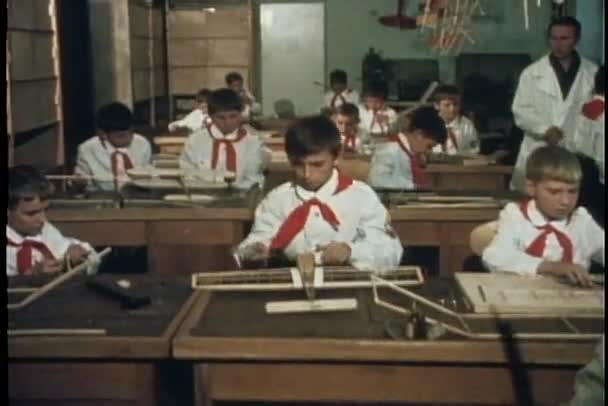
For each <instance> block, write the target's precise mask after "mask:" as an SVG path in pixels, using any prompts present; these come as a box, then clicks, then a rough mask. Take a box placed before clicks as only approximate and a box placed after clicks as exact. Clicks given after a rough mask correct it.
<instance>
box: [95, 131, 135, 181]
mask: <svg viewBox="0 0 608 406" xmlns="http://www.w3.org/2000/svg"><path fill="white" fill-rule="evenodd" d="M99 140H100V141H101V145H102V146H103V148H104V149H105V150H106V151H107V150H108V147H107V146H106V143H105V140H104V139H103V138H101V137H99ZM119 156H120V157H122V162H123V166H124V170H125V171H128V170H129V169H133V161H131V157H130V156H129V155H128V154H126V153H124V152H122V151H119V150H118V149H117V148H114V151H113V152H112V153H111V155H110V165H111V167H112V177H113V178H114V188H115V189H116V190H118V189H119V187H118V175H119V174H118V157H119Z"/></svg>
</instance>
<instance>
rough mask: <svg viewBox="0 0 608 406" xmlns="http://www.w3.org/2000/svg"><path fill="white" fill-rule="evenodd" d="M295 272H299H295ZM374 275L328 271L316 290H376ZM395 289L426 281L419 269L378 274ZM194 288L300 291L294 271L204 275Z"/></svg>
mask: <svg viewBox="0 0 608 406" xmlns="http://www.w3.org/2000/svg"><path fill="white" fill-rule="evenodd" d="M294 269H295V268H294ZM373 275H374V272H370V271H360V270H357V269H354V268H352V267H327V268H324V281H323V284H322V285H321V286H317V287H315V289H347V288H360V287H370V286H372V283H373V282H372V279H371V278H370V277H372V276H373ZM378 275H382V277H383V278H385V279H383V280H389V278H390V280H392V283H394V284H395V286H420V285H422V284H423V283H424V277H423V275H422V271H421V269H420V268H419V267H414V266H400V267H396V268H395V269H394V270H390V271H387V272H382V273H378ZM192 288H193V289H202V290H217V291H289V290H300V289H301V287H298V286H296V285H295V284H294V283H293V281H292V278H291V268H275V269H265V270H258V271H227V272H204V273H198V274H193V275H192Z"/></svg>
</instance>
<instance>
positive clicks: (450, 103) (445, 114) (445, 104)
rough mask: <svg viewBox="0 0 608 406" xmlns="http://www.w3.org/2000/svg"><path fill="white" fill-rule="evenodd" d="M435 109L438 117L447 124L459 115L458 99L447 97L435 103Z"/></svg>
mask: <svg viewBox="0 0 608 406" xmlns="http://www.w3.org/2000/svg"><path fill="white" fill-rule="evenodd" d="M435 108H436V109H437V111H438V112H439V116H440V117H441V118H442V119H443V121H445V122H446V123H449V122H451V121H453V120H455V119H456V118H458V116H459V115H460V97H458V96H456V97H447V98H445V99H443V100H440V101H439V103H435Z"/></svg>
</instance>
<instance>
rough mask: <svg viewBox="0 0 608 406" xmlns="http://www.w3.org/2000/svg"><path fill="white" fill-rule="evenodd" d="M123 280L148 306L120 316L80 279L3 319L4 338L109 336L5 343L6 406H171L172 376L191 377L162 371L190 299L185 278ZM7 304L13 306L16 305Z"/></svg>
mask: <svg viewBox="0 0 608 406" xmlns="http://www.w3.org/2000/svg"><path fill="white" fill-rule="evenodd" d="M103 277H108V278H112V277H113V276H111V275H103ZM17 278H18V277H17ZM14 280H15V279H14V278H11V280H10V282H11V283H12V282H13V281H14ZM129 280H130V281H131V283H132V287H131V289H132V290H133V291H137V292H139V293H142V294H146V295H149V296H150V298H151V304H150V305H148V306H145V307H142V308H140V309H137V310H123V309H121V308H120V304H119V303H118V302H116V301H114V300H113V299H109V298H107V297H105V296H103V295H100V294H99V293H97V292H94V291H92V290H90V289H89V288H87V287H86V286H85V285H84V277H79V276H78V277H75V278H74V279H72V280H70V281H68V282H66V283H65V284H64V285H61V286H59V287H57V288H56V289H54V290H53V291H51V292H49V293H48V294H47V295H46V296H43V297H41V298H40V299H38V300H37V301H35V302H33V303H31V304H30V305H28V306H26V307H24V308H22V309H19V310H15V311H11V312H9V314H8V328H9V330H13V329H49V328H53V329H65V328H72V329H76V328H78V329H81V328H86V329H105V330H106V331H107V333H106V335H102V336H100V335H95V336H86V335H80V336H76V335H72V336H67V335H66V336H49V335H41V336H16V337H13V336H9V337H8V358H9V369H8V393H9V399H10V400H9V403H10V404H28V405H30V404H32V405H33V404H36V405H41V404H53V405H56V404H62V405H64V404H65V405H67V404H70V405H85V404H86V405H101V404H103V405H116V406H121V405H125V404H137V405H141V406H144V405H171V404H172V403H170V402H169V398H170V397H173V395H171V394H170V393H169V392H171V391H173V392H175V388H172V385H175V381H176V380H177V376H178V375H179V376H181V377H183V374H185V375H186V376H188V374H190V372H189V370H188V369H186V370H185V371H182V370H180V368H179V367H176V366H174V365H168V364H167V360H168V359H169V358H170V355H171V339H172V338H173V336H174V334H175V331H176V330H177V327H178V326H179V324H180V323H181V321H182V319H183V317H184V315H185V314H186V311H188V310H189V309H190V307H191V305H192V303H193V302H194V299H195V298H196V296H195V295H194V294H193V293H192V290H191V289H190V287H189V283H188V280H186V278H183V279H182V278H174V277H172V278H164V279H162V278H159V277H157V276H156V277H152V276H150V275H132V276H129ZM18 285H21V286H23V284H18ZM11 296H12V295H11ZM11 296H9V301H11V302H12V301H13V300H14V299H16V298H11ZM172 375H175V376H172ZM178 404H179V403H178Z"/></svg>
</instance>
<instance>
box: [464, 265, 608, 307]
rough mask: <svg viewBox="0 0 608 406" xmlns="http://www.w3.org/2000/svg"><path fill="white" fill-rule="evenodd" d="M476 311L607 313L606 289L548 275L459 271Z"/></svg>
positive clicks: (467, 294)
mask: <svg viewBox="0 0 608 406" xmlns="http://www.w3.org/2000/svg"><path fill="white" fill-rule="evenodd" d="M455 277H456V280H457V281H458V284H459V285H460V287H461V288H462V290H463V292H464V294H465V295H466V297H467V299H468V300H469V301H470V303H471V304H472V307H473V311H474V312H475V313H490V312H491V311H492V308H494V309H495V310H496V311H497V312H499V313H547V314H563V315H567V314H580V313H599V314H603V313H604V292H603V290H602V289H598V288H589V289H585V288H580V287H573V286H572V285H569V284H568V283H565V282H562V281H560V280H559V279H557V278H553V277H548V276H521V275H516V274H496V273H491V274H482V273H457V274H456V276H455Z"/></svg>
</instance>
